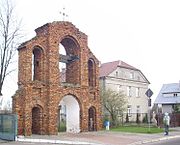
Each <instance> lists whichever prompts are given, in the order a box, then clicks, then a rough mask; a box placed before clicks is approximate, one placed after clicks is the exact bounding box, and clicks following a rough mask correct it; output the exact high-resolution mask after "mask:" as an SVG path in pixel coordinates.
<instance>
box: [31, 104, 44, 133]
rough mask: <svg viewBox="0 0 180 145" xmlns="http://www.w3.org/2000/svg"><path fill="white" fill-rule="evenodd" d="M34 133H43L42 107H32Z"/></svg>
mask: <svg viewBox="0 0 180 145" xmlns="http://www.w3.org/2000/svg"><path fill="white" fill-rule="evenodd" d="M31 129H32V134H41V133H42V109H41V108H40V107H39V106H38V107H33V108H32V128H31Z"/></svg>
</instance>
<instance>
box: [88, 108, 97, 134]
mask: <svg viewBox="0 0 180 145" xmlns="http://www.w3.org/2000/svg"><path fill="white" fill-rule="evenodd" d="M88 130H89V131H96V130H97V128H96V108H95V107H93V106H92V107H90V108H89V110H88Z"/></svg>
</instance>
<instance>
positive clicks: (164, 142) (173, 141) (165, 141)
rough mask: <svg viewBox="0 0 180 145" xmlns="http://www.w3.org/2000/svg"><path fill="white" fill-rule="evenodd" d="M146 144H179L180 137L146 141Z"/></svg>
mask: <svg viewBox="0 0 180 145" xmlns="http://www.w3.org/2000/svg"><path fill="white" fill-rule="evenodd" d="M146 145H180V138H175V139H170V140H163V141H158V142H154V143H148V144H146Z"/></svg>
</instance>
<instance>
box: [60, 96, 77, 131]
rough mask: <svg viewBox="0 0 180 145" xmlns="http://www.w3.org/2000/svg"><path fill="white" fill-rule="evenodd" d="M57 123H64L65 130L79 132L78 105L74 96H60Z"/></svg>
mask: <svg viewBox="0 0 180 145" xmlns="http://www.w3.org/2000/svg"><path fill="white" fill-rule="evenodd" d="M59 106H60V107H59V111H60V112H59V113H60V115H59V121H58V122H59V123H60V126H61V124H62V123H64V124H65V127H66V130H65V131H66V132H71V133H78V132H80V107H79V103H78V101H77V100H76V98H75V97H74V96H72V95H67V96H65V97H63V98H62V100H61V102H60V104H59Z"/></svg>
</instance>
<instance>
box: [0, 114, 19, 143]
mask: <svg viewBox="0 0 180 145" xmlns="http://www.w3.org/2000/svg"><path fill="white" fill-rule="evenodd" d="M16 135H17V116H16V115H14V114H0V139H4V140H12V141H14V140H15V139H16Z"/></svg>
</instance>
